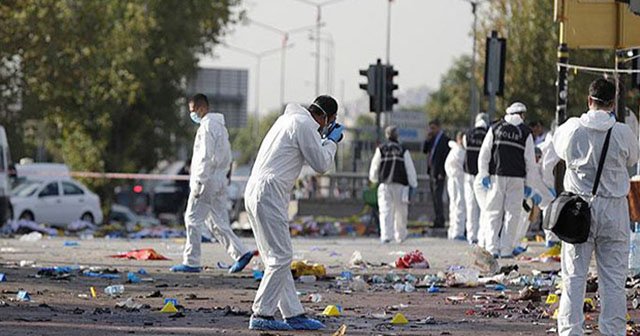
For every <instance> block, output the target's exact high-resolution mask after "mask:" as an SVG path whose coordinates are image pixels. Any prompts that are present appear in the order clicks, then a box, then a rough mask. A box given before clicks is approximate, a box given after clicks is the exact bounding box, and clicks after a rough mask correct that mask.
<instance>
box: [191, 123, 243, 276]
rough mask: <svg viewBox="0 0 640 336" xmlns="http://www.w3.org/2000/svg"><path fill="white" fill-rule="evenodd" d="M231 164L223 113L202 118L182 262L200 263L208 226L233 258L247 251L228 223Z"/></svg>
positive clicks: (193, 161) (193, 167)
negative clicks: (202, 245) (203, 239)
mask: <svg viewBox="0 0 640 336" xmlns="http://www.w3.org/2000/svg"><path fill="white" fill-rule="evenodd" d="M230 164H231V146H230V144H229V134H228V132H227V128H226V127H225V124H224V116H223V115H222V114H219V113H211V112H209V113H207V114H205V115H204V117H202V120H201V121H200V126H199V127H198V131H197V133H196V138H195V141H194V143H193V156H192V158H191V171H190V172H191V175H190V178H189V187H190V189H191V191H190V193H189V199H188V201H187V209H186V211H185V214H184V221H185V226H186V229H187V232H186V234H187V240H186V242H185V247H184V254H183V264H184V265H186V266H191V267H199V266H200V253H201V247H200V244H201V241H202V226H203V224H204V225H206V227H207V229H208V230H210V231H211V233H212V234H213V235H214V237H215V238H216V239H217V240H218V241H219V242H220V243H221V244H222V246H224V248H225V250H226V251H227V253H228V254H229V256H231V258H233V259H234V260H238V259H239V258H240V257H241V256H242V255H243V254H245V253H246V252H248V250H247V249H246V248H245V247H244V245H243V244H242V242H241V241H240V239H239V238H238V236H236V234H235V233H234V232H233V230H231V226H230V225H229V213H228V212H227V202H228V196H227V172H228V171H229V167H230Z"/></svg>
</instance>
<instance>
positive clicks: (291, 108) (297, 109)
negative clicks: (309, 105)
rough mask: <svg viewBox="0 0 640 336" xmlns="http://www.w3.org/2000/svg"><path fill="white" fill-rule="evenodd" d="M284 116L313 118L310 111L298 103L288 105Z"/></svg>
mask: <svg viewBox="0 0 640 336" xmlns="http://www.w3.org/2000/svg"><path fill="white" fill-rule="evenodd" d="M284 114H286V115H296V114H298V115H306V116H308V117H310V118H311V113H310V112H309V110H307V109H306V108H304V107H303V106H302V105H300V104H296V103H289V104H287V106H286V107H285V108H284Z"/></svg>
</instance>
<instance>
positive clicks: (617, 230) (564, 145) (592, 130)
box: [553, 110, 638, 335]
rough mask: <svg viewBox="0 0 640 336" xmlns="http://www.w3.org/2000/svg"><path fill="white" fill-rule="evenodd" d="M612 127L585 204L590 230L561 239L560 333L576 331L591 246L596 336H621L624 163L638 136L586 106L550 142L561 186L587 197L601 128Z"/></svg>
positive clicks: (634, 155)
mask: <svg viewBox="0 0 640 336" xmlns="http://www.w3.org/2000/svg"><path fill="white" fill-rule="evenodd" d="M611 127H613V129H612V131H611V139H610V141H609V149H608V152H607V156H606V159H605V162H604V169H603V171H602V176H601V178H600V185H599V186H598V191H597V193H596V196H595V198H593V201H592V202H591V230H590V233H589V239H588V241H587V242H585V243H582V244H567V243H564V242H563V243H562V281H563V283H564V287H563V290H562V297H561V299H560V310H559V314H558V333H559V334H560V335H582V334H583V330H582V324H583V322H584V314H583V313H582V305H583V301H584V296H585V284H586V277H587V272H588V270H589V263H590V261H591V255H592V254H593V252H594V250H595V254H596V263H597V267H598V283H599V286H598V291H599V294H600V298H601V304H602V305H601V313H600V316H599V319H598V324H599V329H600V333H601V334H602V335H625V334H626V319H625V316H626V312H627V300H626V295H625V279H626V271H627V268H628V256H629V234H630V230H629V207H628V203H627V199H626V196H627V194H628V192H629V173H628V171H627V167H630V166H632V165H633V164H635V163H636V162H637V160H638V139H636V137H635V136H634V134H633V133H632V131H631V129H630V128H629V126H627V125H625V124H622V123H617V122H616V120H615V118H614V117H613V116H612V115H611V114H610V113H609V112H607V111H594V110H590V111H588V112H587V113H584V114H583V115H582V116H581V117H580V118H570V119H569V120H567V121H566V122H565V123H564V124H562V125H561V126H560V127H558V129H557V131H556V133H555V134H554V137H553V145H554V148H555V151H556V153H558V156H559V157H560V158H561V159H563V160H565V162H566V163H567V170H566V173H565V176H564V188H565V190H567V191H570V192H573V193H576V194H578V195H583V196H584V197H585V199H587V200H589V199H591V191H592V188H593V184H594V182H595V175H596V169H597V167H598V160H599V159H600V155H601V153H602V146H603V144H604V139H605V136H606V132H607V130H608V129H609V128H611Z"/></svg>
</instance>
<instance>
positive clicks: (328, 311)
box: [322, 305, 340, 316]
mask: <svg viewBox="0 0 640 336" xmlns="http://www.w3.org/2000/svg"><path fill="white" fill-rule="evenodd" d="M322 315H324V316H340V310H338V307H336V306H335V305H328V306H327V307H326V308H325V309H324V311H323V312H322Z"/></svg>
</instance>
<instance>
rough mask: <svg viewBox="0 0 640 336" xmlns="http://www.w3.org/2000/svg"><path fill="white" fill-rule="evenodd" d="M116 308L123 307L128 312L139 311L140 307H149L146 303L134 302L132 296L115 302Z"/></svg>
mask: <svg viewBox="0 0 640 336" xmlns="http://www.w3.org/2000/svg"><path fill="white" fill-rule="evenodd" d="M116 308H120V309H125V310H126V311H128V312H134V311H140V309H148V308H151V306H149V305H148V304H142V303H136V302H134V300H133V298H128V299H126V300H125V301H121V302H118V303H116Z"/></svg>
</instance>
